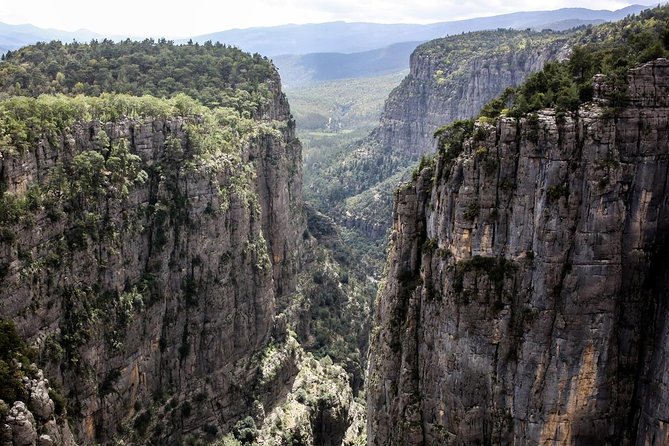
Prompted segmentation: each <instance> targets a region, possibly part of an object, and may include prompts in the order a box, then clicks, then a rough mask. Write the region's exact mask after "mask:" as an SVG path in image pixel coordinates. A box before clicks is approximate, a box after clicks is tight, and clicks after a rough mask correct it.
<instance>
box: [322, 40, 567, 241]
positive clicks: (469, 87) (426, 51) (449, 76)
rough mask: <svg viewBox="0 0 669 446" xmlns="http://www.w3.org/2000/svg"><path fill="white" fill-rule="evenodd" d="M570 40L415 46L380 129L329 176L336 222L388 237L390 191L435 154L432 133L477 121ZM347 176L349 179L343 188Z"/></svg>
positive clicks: (564, 51)
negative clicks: (336, 199) (483, 110)
mask: <svg viewBox="0 0 669 446" xmlns="http://www.w3.org/2000/svg"><path fill="white" fill-rule="evenodd" d="M572 37H573V34H570V33H552V32H541V33H537V32H531V31H513V30H497V31H483V32H476V33H468V34H463V35H458V36H450V37H446V38H443V39H437V40H433V41H431V42H427V43H425V44H423V45H421V46H419V47H418V48H416V50H415V51H414V52H413V54H412V55H411V63H410V72H409V74H408V75H407V77H406V78H405V79H404V80H403V81H402V83H401V84H400V85H399V86H398V87H397V88H395V89H394V90H393V91H392V93H391V94H390V96H389V97H388V99H387V100H386V103H385V106H384V110H383V114H382V117H381V121H380V123H379V126H378V127H377V128H375V129H374V130H373V131H372V132H371V134H370V135H369V136H368V137H367V138H365V139H364V140H361V141H359V142H358V143H356V145H355V146H353V147H352V150H351V152H350V153H347V155H346V158H345V159H343V160H342V161H341V162H340V163H337V165H336V166H334V167H332V168H331V169H330V170H331V171H332V172H327V173H325V174H324V176H325V177H327V176H328V175H331V176H332V179H328V183H329V184H334V185H336V186H335V187H334V189H335V190H333V191H331V192H330V195H331V196H335V197H339V196H340V195H342V196H343V197H344V198H345V200H341V201H342V203H340V204H339V203H337V206H336V207H334V208H333V209H336V213H333V214H332V216H333V217H335V218H337V219H338V221H339V222H340V223H342V224H344V225H345V226H346V227H349V228H355V229H357V230H358V231H360V232H361V233H362V234H364V235H365V236H367V237H369V238H371V239H374V240H379V239H384V238H385V237H386V230H387V228H388V227H389V226H390V224H391V221H390V214H391V207H392V205H391V202H392V192H393V191H394V189H395V188H396V186H397V184H398V182H399V181H400V180H402V179H404V180H406V179H407V178H408V176H409V175H410V173H411V172H410V169H411V166H412V165H413V164H415V163H416V162H417V161H418V159H419V158H420V157H421V155H424V154H429V153H432V152H433V151H434V137H433V134H434V132H435V130H437V129H438V128H439V127H441V126H442V125H444V124H448V123H450V122H453V121H456V120H459V119H467V118H472V117H474V116H476V115H477V114H478V113H479V111H480V110H481V107H483V106H484V105H485V104H487V103H488V102H489V101H491V100H492V99H494V98H496V97H497V96H499V95H500V94H501V93H502V92H503V91H504V90H505V89H506V88H508V87H515V86H518V85H520V84H521V83H522V82H523V81H524V80H525V79H526V78H527V76H529V75H530V74H531V73H533V72H535V71H538V70H540V69H541V68H542V67H543V66H544V64H545V63H546V62H549V61H552V60H559V59H562V58H564V57H566V56H567V55H568V53H569V42H570V39H571V38H572ZM342 178H345V179H346V181H345V183H344V184H341V185H340V183H342ZM326 197H327V196H326ZM327 198H329V197H327ZM327 198H326V199H327Z"/></svg>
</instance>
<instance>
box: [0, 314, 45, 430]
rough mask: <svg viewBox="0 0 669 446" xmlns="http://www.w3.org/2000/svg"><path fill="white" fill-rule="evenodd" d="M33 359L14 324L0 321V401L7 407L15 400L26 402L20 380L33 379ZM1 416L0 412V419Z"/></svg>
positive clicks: (26, 397)
mask: <svg viewBox="0 0 669 446" xmlns="http://www.w3.org/2000/svg"><path fill="white" fill-rule="evenodd" d="M34 359H35V352H34V351H33V350H31V349H30V348H28V346H26V344H25V343H24V342H23V340H22V339H21V337H20V336H19V334H18V332H17V331H16V327H15V326H14V323H13V322H12V321H7V320H3V319H0V400H3V401H4V402H5V403H6V404H8V405H9V406H11V405H12V403H13V402H14V401H17V400H18V401H23V402H28V396H29V395H28V393H27V390H26V388H25V386H24V385H23V383H22V381H21V380H22V379H23V378H24V377H26V376H28V377H30V378H34V374H35V372H36V371H37V370H36V369H34V368H33V367H31V364H32V362H33V361H34ZM19 364H20V365H19ZM2 415H4V414H3V413H1V412H0V419H1V418H2Z"/></svg>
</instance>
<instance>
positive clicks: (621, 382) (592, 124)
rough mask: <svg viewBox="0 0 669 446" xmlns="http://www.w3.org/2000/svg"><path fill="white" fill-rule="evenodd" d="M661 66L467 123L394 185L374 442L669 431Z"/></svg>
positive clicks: (637, 437)
mask: <svg viewBox="0 0 669 446" xmlns="http://www.w3.org/2000/svg"><path fill="white" fill-rule="evenodd" d="M668 81H669V63H668V62H667V61H666V60H658V61H656V62H653V63H648V64H646V65H644V66H643V67H641V68H639V69H636V70H632V71H631V72H630V74H629V77H628V84H629V86H630V87H629V90H628V104H629V105H628V106H626V107H624V108H622V109H619V110H611V109H608V108H607V98H606V96H605V94H604V96H600V97H599V101H598V102H596V103H591V104H586V105H584V106H582V107H581V108H580V109H579V111H578V113H576V114H574V115H573V116H572V115H567V116H564V115H556V114H555V113H554V112H553V111H550V110H543V111H541V112H540V113H538V115H537V116H536V117H528V118H526V119H521V120H520V121H519V122H516V120H514V119H510V118H501V119H499V120H498V122H497V124H496V126H494V127H492V126H488V125H486V124H482V123H479V124H477V126H479V128H480V129H481V131H479V132H475V134H476V135H477V136H478V139H476V140H474V139H469V140H468V141H467V142H466V143H465V147H464V151H463V153H462V154H461V155H460V156H458V157H457V158H456V159H455V160H454V161H449V157H448V156H446V155H444V154H441V155H440V156H438V157H437V160H436V165H434V166H432V167H426V168H424V169H423V170H422V172H420V174H419V176H418V178H417V179H416V180H415V181H414V182H413V183H410V184H408V185H407V186H406V187H404V188H402V189H401V190H400V191H398V193H397V196H396V204H395V211H394V225H393V230H392V245H391V251H390V255H389V266H388V276H387V281H386V283H385V286H384V288H383V290H382V292H381V293H380V295H379V299H378V303H377V309H376V317H375V324H374V325H375V328H374V329H373V331H372V340H371V342H372V347H371V350H372V358H371V364H370V372H369V379H368V382H369V390H368V416H369V424H368V433H369V440H370V443H369V444H370V445H402V444H415V445H419V444H425V445H442V444H453V445H466V444H545V445H548V444H551V445H573V444H611V445H614V444H615V445H618V444H639V445H642V444H665V443H667V442H669V434H668V432H669V430H668V429H667V425H666V419H667V416H668V415H669V414H668V413H667V410H668V406H667V405H666V404H665V402H666V401H667V400H668V397H669V395H667V370H668V368H667V364H666V363H665V362H666V357H667V352H666V345H667V324H666V321H667V320H668V319H667V318H668V317H669V314H667V311H666V310H667V305H666V296H667V291H668V290H667V281H666V277H667V276H668V275H669V271H668V270H667V266H666V262H665V261H664V256H666V254H667V246H669V245H668V240H667V233H668V232H667V231H668V230H669V213H667V204H668V201H669V194H668V193H667V184H668V181H669V176H668V172H669V164H668V163H669V107H668V105H669V104H667V103H666V98H667V97H669V88H668V84H667V82H668ZM599 90H600V91H602V92H604V93H605V92H606V91H607V89H606V87H605V86H603V87H602V88H600V89H599Z"/></svg>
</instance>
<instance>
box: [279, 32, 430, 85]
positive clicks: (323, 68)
mask: <svg viewBox="0 0 669 446" xmlns="http://www.w3.org/2000/svg"><path fill="white" fill-rule="evenodd" d="M420 43H421V42H402V43H396V44H394V45H390V46H388V47H385V48H380V49H376V50H371V51H363V52H360V53H351V54H343V53H311V54H304V55H296V54H288V55H282V56H275V57H273V58H272V60H273V62H274V64H275V65H276V66H277V68H278V69H279V74H280V75H281V80H282V82H283V84H284V86H285V88H287V89H291V88H298V87H302V86H305V85H309V84H312V83H314V82H320V81H329V80H336V79H347V78H363V77H374V76H381V75H384V74H390V73H397V72H399V71H402V70H405V69H407V68H409V56H410V55H411V53H412V52H413V50H414V49H416V47H417V46H418V45H419V44H420Z"/></svg>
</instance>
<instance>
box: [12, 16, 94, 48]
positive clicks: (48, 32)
mask: <svg viewBox="0 0 669 446" xmlns="http://www.w3.org/2000/svg"><path fill="white" fill-rule="evenodd" d="M101 38H103V36H102V35H100V34H97V33H94V32H93V31H89V30H87V29H80V30H78V31H62V30H58V29H51V28H38V27H37V26H33V25H28V24H26V25H9V24H7V23H1V22H0V53H5V52H7V51H8V50H15V49H17V48H20V47H22V46H26V45H30V44H32V43H35V42H43V41H50V40H60V41H61V42H71V41H72V40H77V41H79V42H86V41H89V40H91V39H101Z"/></svg>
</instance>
